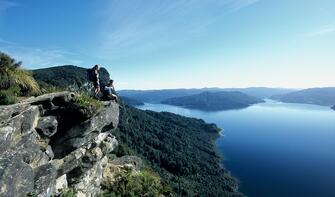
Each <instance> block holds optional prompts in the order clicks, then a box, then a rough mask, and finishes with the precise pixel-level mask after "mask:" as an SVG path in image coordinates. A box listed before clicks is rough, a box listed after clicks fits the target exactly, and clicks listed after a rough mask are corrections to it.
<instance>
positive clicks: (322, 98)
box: [272, 87, 335, 106]
mask: <svg viewBox="0 0 335 197" xmlns="http://www.w3.org/2000/svg"><path fill="white" fill-rule="evenodd" d="M272 99H275V100H279V101H282V102H285V103H305V104H315V105H323V106H332V105H334V102H335V87H329V88H309V89H305V90H300V91H296V92H291V93H288V94H284V95H277V96H273V97H272Z"/></svg>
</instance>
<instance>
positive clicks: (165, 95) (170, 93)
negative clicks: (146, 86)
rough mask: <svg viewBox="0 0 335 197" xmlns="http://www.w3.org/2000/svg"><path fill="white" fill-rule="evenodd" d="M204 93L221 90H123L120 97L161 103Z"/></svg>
mask: <svg viewBox="0 0 335 197" xmlns="http://www.w3.org/2000/svg"><path fill="white" fill-rule="evenodd" d="M204 91H220V89H219V88H208V89H207V88H206V89H166V90H121V91H118V94H119V95H120V96H125V97H128V98H134V99H136V100H139V101H142V102H145V103H160V102H161V101H163V100H166V99H169V98H174V97H181V96H189V95H193V94H199V93H201V92H204Z"/></svg>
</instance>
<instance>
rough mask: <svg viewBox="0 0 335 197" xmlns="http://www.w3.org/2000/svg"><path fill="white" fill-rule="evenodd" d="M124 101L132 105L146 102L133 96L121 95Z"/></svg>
mask: <svg viewBox="0 0 335 197" xmlns="http://www.w3.org/2000/svg"><path fill="white" fill-rule="evenodd" d="M121 99H122V101H123V102H124V103H125V104H127V105H130V106H140V105H144V103H143V102H142V101H138V100H136V99H132V98H128V97H124V96H123V97H121Z"/></svg>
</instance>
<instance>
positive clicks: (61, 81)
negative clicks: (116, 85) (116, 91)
mask: <svg viewBox="0 0 335 197" xmlns="http://www.w3.org/2000/svg"><path fill="white" fill-rule="evenodd" d="M86 70H87V69H86V68H82V67H78V66H73V65H65V66H57V67H50V68H43V69H36V70H32V72H33V76H34V78H35V79H36V81H37V82H38V83H39V84H40V86H41V87H42V88H47V87H50V86H53V87H58V88H65V89H68V87H74V88H78V87H82V86H83V85H84V84H85V83H87V82H88V81H87V72H86ZM100 80H101V83H102V84H106V83H107V82H108V80H109V73H108V71H107V70H106V69H105V68H100Z"/></svg>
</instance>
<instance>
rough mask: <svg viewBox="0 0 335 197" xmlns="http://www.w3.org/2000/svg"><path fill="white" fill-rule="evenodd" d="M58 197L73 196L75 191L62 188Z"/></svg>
mask: <svg viewBox="0 0 335 197" xmlns="http://www.w3.org/2000/svg"><path fill="white" fill-rule="evenodd" d="M59 196H60V197H75V193H74V191H73V190H72V189H68V190H64V191H62V193H61V194H60V195H59Z"/></svg>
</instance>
